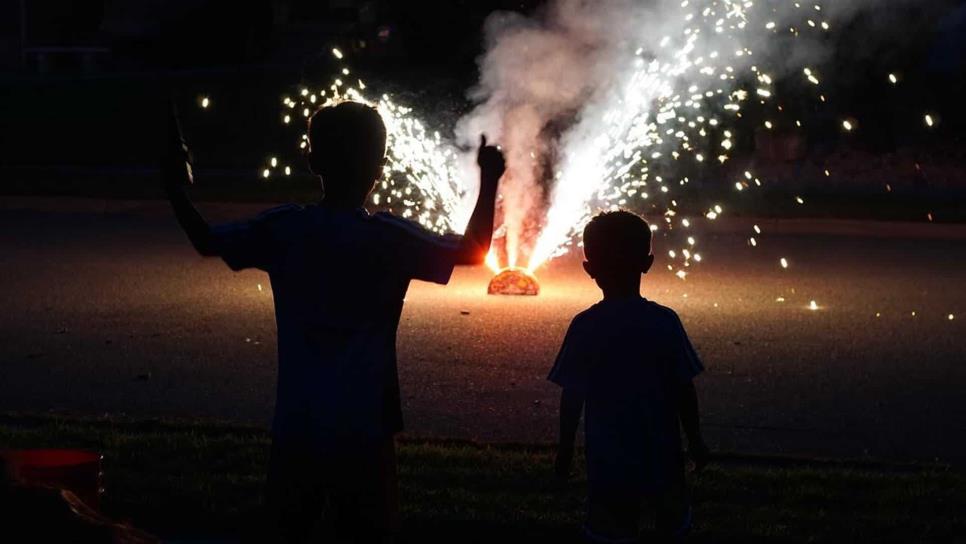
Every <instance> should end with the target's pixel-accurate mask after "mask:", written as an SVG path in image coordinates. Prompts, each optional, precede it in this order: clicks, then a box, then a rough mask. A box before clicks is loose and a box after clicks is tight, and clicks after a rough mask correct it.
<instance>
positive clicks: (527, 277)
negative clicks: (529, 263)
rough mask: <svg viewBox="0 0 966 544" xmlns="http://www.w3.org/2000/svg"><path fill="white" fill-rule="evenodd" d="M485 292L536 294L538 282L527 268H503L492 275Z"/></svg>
mask: <svg viewBox="0 0 966 544" xmlns="http://www.w3.org/2000/svg"><path fill="white" fill-rule="evenodd" d="M486 292H487V294H490V295H522V296H536V295H539V294H540V284H539V283H538V282H537V278H536V276H534V275H533V274H532V273H531V272H530V271H529V270H526V269H523V268H505V269H503V270H501V271H500V272H499V273H498V274H497V275H496V276H493V279H491V280H490V284H489V285H488V286H487V288H486Z"/></svg>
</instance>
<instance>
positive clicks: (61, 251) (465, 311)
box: [0, 199, 966, 464]
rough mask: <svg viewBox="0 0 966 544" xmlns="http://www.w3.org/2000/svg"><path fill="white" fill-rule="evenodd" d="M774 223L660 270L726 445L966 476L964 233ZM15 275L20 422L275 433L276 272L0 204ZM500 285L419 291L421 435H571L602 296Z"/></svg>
mask: <svg viewBox="0 0 966 544" xmlns="http://www.w3.org/2000/svg"><path fill="white" fill-rule="evenodd" d="M23 207H26V208H28V209H20V210H18V208H23ZM249 211H250V208H246V207H241V206H234V207H230V206H229V207H217V208H214V209H213V212H214V214H215V215H219V216H222V217H224V216H229V215H238V214H244V213H247V212H249ZM762 226H763V227H764V228H765V230H766V235H765V236H763V237H762V243H761V244H760V246H759V247H758V248H751V247H749V246H747V244H746V243H745V238H746V236H747V233H748V232H749V231H748V229H750V224H749V223H747V222H742V221H733V222H730V223H721V224H719V225H718V226H717V227H715V229H713V230H709V231H706V232H705V234H704V235H703V236H702V243H703V244H704V247H703V251H702V253H703V256H704V262H703V263H702V265H701V266H700V268H699V269H697V270H695V272H694V273H693V274H692V275H691V276H690V277H689V278H688V280H687V281H681V280H679V279H677V278H674V277H672V276H671V275H670V274H669V273H667V272H663V271H661V272H658V273H655V274H654V275H653V277H651V278H650V279H649V280H648V283H647V285H646V292H647V294H648V296H650V297H651V298H653V299H655V300H657V301H659V302H661V303H664V304H667V305H670V306H672V307H674V308H676V309H678V311H679V313H680V314H681V316H682V318H683V320H684V322H685V325H686V326H687V327H688V329H689V330H690V332H691V335H692V337H693V340H694V342H695V344H696V346H697V348H698V350H699V351H700V352H701V354H702V355H703V357H704V359H705V362H706V364H707V367H708V372H707V373H706V374H705V375H704V376H703V377H701V378H700V382H699V388H700V396H701V401H702V408H703V412H704V424H705V428H706V433H707V435H708V437H709V440H710V441H711V442H712V443H713V444H714V445H715V446H716V447H718V448H721V449H725V450H738V451H743V452H762V453H786V454H803V455H825V456H843V455H844V456H853V457H862V456H872V457H877V458H887V459H895V460H906V459H918V460H933V459H936V458H938V459H941V460H948V461H952V462H956V463H959V464H963V463H966V393H964V392H966V339H964V337H966V334H964V333H966V288H964V286H966V266H964V265H966V229H964V228H963V227H943V226H935V225H895V224H873V223H848V222H818V221H799V222H775V221H769V222H768V223H767V224H765V223H763V224H762ZM779 256H787V257H788V258H789V260H790V261H791V267H790V268H789V269H788V270H784V271H783V270H781V269H780V267H779V266H778V265H777V259H778V257H779ZM0 271H2V281H0V300H2V301H3V308H4V311H3V312H2V313H0V410H47V409H54V410H69V411H81V412H93V413H100V412H115V413H116V412H124V413H128V414H153V415H160V414H164V415H179V416H189V415H190V416H195V415H202V416H210V417H217V418H222V419H231V420H240V421H247V422H252V421H254V422H259V423H264V422H267V421H268V420H269V417H270V414H271V410H272V404H273V401H274V380H275V366H274V365H275V362H274V361H275V355H274V350H275V342H274V338H273V337H274V330H275V328H274V322H273V317H272V302H271V293H270V289H269V285H268V282H267V278H266V276H265V275H264V274H262V273H259V272H244V273H239V274H232V273H231V272H230V271H229V270H228V269H227V268H226V267H225V266H223V265H222V264H220V262H218V261H216V260H203V259H201V258H199V257H196V256H194V255H193V253H192V251H191V249H190V247H189V246H188V244H187V242H186V240H185V239H184V237H183V236H182V234H181V233H180V232H179V231H178V230H177V228H176V226H175V225H174V222H173V220H172V219H171V217H170V216H169V214H168V213H167V210H166V209H165V208H164V207H163V206H161V205H160V204H158V203H109V204H107V205H105V204H104V203H100V202H96V201H82V200H78V201H47V200H31V199H26V200H24V199H20V200H12V199H6V200H2V199H0ZM488 276H489V274H488V273H487V272H486V271H485V270H483V269H464V270H460V271H458V273H457V274H456V275H455V276H454V280H453V282H452V283H451V285H450V286H449V287H446V288H441V287H437V286H432V285H427V284H421V283H414V284H413V286H412V288H411V290H410V294H409V297H408V300H407V304H406V309H405V312H404V315H403V319H402V323H401V325H400V332H399V356H400V372H401V380H402V389H403V402H404V410H405V414H406V420H407V427H408V430H409V431H410V432H412V433H416V434H421V435H438V436H447V437H462V438H471V439H479V440H494V441H534V440H541V441H543V440H551V439H552V438H553V433H554V424H555V420H556V407H557V401H556V395H557V391H556V390H555V388H554V387H553V386H552V385H550V384H548V383H547V382H546V381H545V380H544V376H545V375H546V372H547V369H548V366H549V365H550V363H551V361H552V358H553V356H554V354H555V351H556V349H557V347H558V345H559V342H560V340H561V338H562V336H563V332H564V330H565V328H566V326H567V323H568V322H569V319H570V318H571V317H572V315H573V314H574V313H576V312H577V311H579V310H580V309H582V308H584V307H586V306H588V305H589V304H591V303H592V302H594V301H595V299H596V297H597V293H596V291H595V289H594V286H593V284H592V283H591V282H590V281H589V280H587V279H586V278H584V277H583V276H582V274H581V272H580V269H579V266H578V265H577V261H575V260H573V259H569V260H568V259H563V260H560V261H557V262H554V263H553V264H552V265H551V267H550V268H549V269H548V270H545V271H542V272H541V273H540V276H541V280H542V283H543V288H544V293H543V294H542V295H541V296H539V297H536V298H505V297H492V296H486V295H484V294H483V293H484V291H485V284H486V281H487V280H488ZM259 285H261V289H260V288H259ZM779 297H782V298H783V299H784V302H779V301H778V299H779ZM811 300H816V301H817V302H818V304H819V305H820V307H821V309H820V310H818V311H810V310H808V309H807V305H808V303H809V302H810V301H811ZM913 312H915V315H913ZM950 313H952V314H955V315H956V319H954V320H952V321H950V320H949V319H948V317H947V316H948V314H950Z"/></svg>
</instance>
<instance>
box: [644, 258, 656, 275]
mask: <svg viewBox="0 0 966 544" xmlns="http://www.w3.org/2000/svg"><path fill="white" fill-rule="evenodd" d="M652 266H654V254H653V253H651V254H650V255H648V256H647V257H644V262H643V263H641V274H647V273H648V272H649V271H650V270H651V267H652Z"/></svg>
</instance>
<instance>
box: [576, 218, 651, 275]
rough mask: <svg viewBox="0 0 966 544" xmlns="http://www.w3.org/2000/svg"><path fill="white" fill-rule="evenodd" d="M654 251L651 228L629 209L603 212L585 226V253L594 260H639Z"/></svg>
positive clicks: (617, 262) (634, 261)
mask: <svg viewBox="0 0 966 544" xmlns="http://www.w3.org/2000/svg"><path fill="white" fill-rule="evenodd" d="M650 254H651V227H650V226H649V225H648V224H647V221H645V220H644V218H643V217H641V216H639V215H637V214H635V213H632V212H629V211H627V210H617V211H610V212H601V213H599V214H597V215H596V216H595V217H594V218H593V219H591V220H590V222H589V223H587V226H586V227H584V256H585V257H586V258H587V260H588V261H591V262H605V263H610V264H619V263H624V262H626V263H634V264H636V263H639V262H640V261H641V260H642V259H644V258H645V257H647V256H648V255H650Z"/></svg>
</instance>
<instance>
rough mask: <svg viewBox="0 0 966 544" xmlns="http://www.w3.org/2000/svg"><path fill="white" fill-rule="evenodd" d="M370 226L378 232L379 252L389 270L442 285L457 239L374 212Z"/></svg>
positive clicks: (450, 269) (448, 270) (453, 263)
mask: <svg viewBox="0 0 966 544" xmlns="http://www.w3.org/2000/svg"><path fill="white" fill-rule="evenodd" d="M371 223H372V224H373V225H374V226H376V227H377V228H378V229H379V230H380V231H381V232H380V234H379V236H380V237H381V239H382V245H383V247H382V251H383V254H384V257H385V258H386V259H388V262H389V264H391V265H392V267H393V269H394V270H396V271H397V272H399V273H401V274H402V275H404V276H406V277H407V278H409V279H417V280H423V281H430V282H433V283H439V284H443V285H445V284H446V283H448V282H449V278H450V275H451V274H452V273H453V267H454V266H455V264H456V252H457V250H458V249H459V241H460V237H459V236H455V235H443V234H437V233H435V232H432V231H430V230H428V229H426V228H424V227H423V226H422V225H420V224H419V223H416V222H414V221H410V220H408V219H403V218H402V217H398V216H395V215H392V214H390V213H377V214H374V215H373V216H372V217H371Z"/></svg>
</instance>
